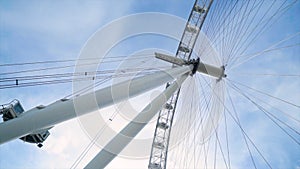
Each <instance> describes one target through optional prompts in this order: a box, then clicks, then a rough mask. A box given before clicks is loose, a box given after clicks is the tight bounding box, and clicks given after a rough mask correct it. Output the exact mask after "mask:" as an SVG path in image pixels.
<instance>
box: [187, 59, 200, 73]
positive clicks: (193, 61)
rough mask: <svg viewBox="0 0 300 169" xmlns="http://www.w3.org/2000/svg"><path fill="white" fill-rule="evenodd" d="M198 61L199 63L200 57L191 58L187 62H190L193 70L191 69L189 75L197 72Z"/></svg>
mask: <svg viewBox="0 0 300 169" xmlns="http://www.w3.org/2000/svg"><path fill="white" fill-rule="evenodd" d="M199 63H200V58H199V57H198V58H197V59H191V60H190V61H189V64H192V65H193V66H194V67H193V70H192V73H191V76H193V75H194V74H195V73H196V72H197V70H198V67H199Z"/></svg>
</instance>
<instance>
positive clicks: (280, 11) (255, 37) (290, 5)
mask: <svg viewBox="0 0 300 169" xmlns="http://www.w3.org/2000/svg"><path fill="white" fill-rule="evenodd" d="M296 1H297V0H295V1H294V2H292V3H290V4H289V5H287V6H285V7H283V4H285V3H286V2H287V0H286V1H285V2H284V3H283V4H282V6H281V7H280V8H278V9H277V11H276V12H274V14H273V15H272V16H271V17H269V18H268V20H264V21H263V22H265V24H264V25H263V26H262V27H261V29H260V30H259V31H257V33H256V34H255V35H253V38H252V39H251V40H249V42H248V43H247V44H246V42H247V40H248V38H247V40H245V41H244V43H243V44H242V45H240V46H241V47H240V48H239V50H237V51H241V52H240V53H239V54H237V53H235V54H234V55H235V56H238V55H243V54H244V53H245V52H246V51H247V49H248V48H249V46H250V45H251V44H252V43H253V42H254V41H255V40H256V39H257V38H258V37H259V35H261V34H262V33H264V32H265V31H267V30H268V29H269V28H270V27H271V25H273V24H274V23H275V22H276V21H277V20H278V19H276V18H275V17H278V18H280V17H281V16H282V15H283V14H284V13H285V12H287V11H288V9H290V8H291V7H292V6H293V5H294V4H295V3H296ZM282 7H283V9H281V8H282ZM280 13H281V15H278V14H280ZM271 21H273V22H271ZM253 33H254V31H253ZM248 37H249V38H250V36H248ZM243 46H244V48H242V47H243ZM235 61H236V60H235ZM235 61H234V62H235ZM234 62H233V63H234Z"/></svg>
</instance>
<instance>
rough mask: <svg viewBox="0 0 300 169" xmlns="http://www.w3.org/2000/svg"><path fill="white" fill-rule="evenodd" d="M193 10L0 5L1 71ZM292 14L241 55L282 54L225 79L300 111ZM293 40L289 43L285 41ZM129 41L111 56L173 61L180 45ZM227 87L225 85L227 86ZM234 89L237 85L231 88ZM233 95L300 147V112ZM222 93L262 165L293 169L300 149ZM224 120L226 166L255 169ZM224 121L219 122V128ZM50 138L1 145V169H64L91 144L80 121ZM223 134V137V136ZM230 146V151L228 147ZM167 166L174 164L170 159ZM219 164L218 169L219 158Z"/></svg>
mask: <svg viewBox="0 0 300 169" xmlns="http://www.w3.org/2000/svg"><path fill="white" fill-rule="evenodd" d="M192 5H193V1H192V0H189V1H172V3H171V2H169V3H167V2H160V1H159V0H154V1H151V2H150V1H137V0H135V1H134V0H127V1H116V0H113V1H104V0H99V1H71V0H69V1H68V0H66V1H54V2H53V1H52V2H51V1H38V0H32V1H22V0H20V1H8V0H0V64H7V63H24V62H34V61H47V60H63V59H77V58H78V56H79V54H80V51H81V50H82V48H83V46H84V45H85V43H86V42H87V40H88V39H89V38H90V37H91V36H92V35H93V34H94V33H95V32H96V31H97V30H99V29H101V28H102V27H104V26H105V25H107V24H109V23H110V22H111V21H113V20H115V19H119V18H120V17H122V16H126V15H130V14H136V13H143V12H160V13H167V14H171V15H175V16H178V17H181V18H183V19H186V18H187V17H188V14H189V12H190V10H191V6H192ZM297 14H300V3H299V2H298V3H296V4H295V5H294V6H293V7H292V8H291V9H290V10H289V11H288V12H286V13H285V15H283V16H282V17H281V18H279V19H278V21H277V22H276V23H275V24H274V25H273V26H272V27H271V29H269V30H268V31H267V32H266V33H264V34H263V36H261V38H259V39H258V40H257V41H256V43H254V44H253V45H252V46H251V50H249V51H248V52H246V53H245V55H247V54H248V55H249V56H251V54H255V53H256V52H260V51H263V50H264V49H268V47H270V46H272V45H273V44H276V42H279V41H281V40H282V39H288V40H287V41H284V43H282V44H280V45H281V47H284V46H293V47H289V48H282V49H280V50H274V51H267V52H266V53H263V54H262V55H258V56H259V57H255V58H253V59H251V60H249V61H248V62H247V63H245V64H242V65H243V66H242V65H241V66H238V67H235V68H232V70H230V71H229V72H228V76H229V77H228V79H229V80H232V82H233V81H234V82H241V83H242V84H247V86H250V87H251V88H254V89H257V90H259V91H264V92H266V93H269V94H271V95H272V96H275V97H277V98H280V99H283V100H285V101H288V102H290V103H293V104H296V105H299V104H300V95H299V93H300V90H299V86H300V78H299V74H300V68H299V67H300V66H299V65H300V57H299V53H300V48H299V43H300V36H299V31H300V29H299V28H300V22H299V21H298V19H297V17H296V16H297ZM161 24H165V23H161ZM132 26H135V25H132ZM157 26H159V25H157ZM179 27H180V26H179ZM297 33H298V34H297ZM291 36H292V38H288V37H291ZM139 38H140V39H139ZM145 39H147V43H145ZM135 41H136V42H139V43H137V44H134V45H132V42H134V40H132V41H130V40H129V41H127V42H124V44H123V46H120V47H115V48H114V49H113V50H112V53H116V54H119V55H124V54H127V53H130V52H131V53H132V51H134V52H135V51H139V50H142V49H144V48H159V49H160V50H164V51H168V52H170V53H174V52H175V51H174V50H175V49H176V47H177V44H178V42H176V41H174V40H170V39H166V38H162V37H157V36H152V37H150V36H147V35H146V36H145V37H137V38H136V39H135ZM158 42H160V43H158ZM280 45H279V46H274V47H273V48H274V49H277V48H279V47H280ZM273 48H269V49H273ZM34 66H36V67H31V65H30V66H26V65H25V66H13V67H12V66H2V67H0V73H1V72H4V73H5V72H14V71H18V70H23V69H24V70H25V69H32V68H37V69H40V68H43V67H48V66H49V65H47V64H39V65H34ZM62 71H63V72H70V71H71V72H72V71H73V68H70V69H64V70H62ZM40 73H51V71H44V72H33V73H32V74H31V75H40ZM52 73H53V72H52ZM56 73H57V72H56ZM266 74H269V75H266ZM21 75H22V74H21ZM27 75H28V74H27ZM273 75H274V76H273ZM281 75H282V76H281ZM287 75H298V76H287ZM1 76H3V77H6V76H5V75H3V74H1ZM1 76H0V78H1ZM189 80H190V81H189V83H188V84H189V85H193V81H192V80H191V79H189ZM229 80H228V81H229ZM228 81H226V82H227V83H230V82H228ZM234 84H235V85H238V84H237V83H234ZM228 86H229V84H228ZM238 87H239V88H240V89H241V90H243V91H244V92H245V93H250V94H252V95H251V98H252V99H253V100H255V102H258V103H260V104H261V105H263V106H264V107H265V108H266V109H267V110H268V111H272V112H273V113H277V114H276V115H278V116H277V117H278V118H281V119H282V120H283V121H284V122H286V123H288V124H290V126H291V127H293V128H294V129H295V130H296V131H298V134H295V133H293V131H291V130H288V132H289V133H292V136H293V137H294V138H295V139H296V140H300V136H299V131H300V127H299V126H300V123H299V119H300V111H299V107H298V108H297V107H295V106H291V105H290V104H286V103H283V102H282V101H280V100H278V99H274V98H271V97H269V96H266V95H264V94H261V93H257V92H254V91H253V90H251V89H249V88H247V87H245V86H238ZM227 89H228V91H229V93H230V97H231V98H232V100H233V102H234V103H235V106H236V107H235V108H233V107H232V106H231V102H229V101H228V102H226V105H228V106H227V109H229V110H230V111H232V112H233V110H234V109H237V112H238V113H239V114H240V120H241V123H242V124H243V126H244V129H245V131H247V133H248V134H249V136H250V137H251V138H253V141H254V142H256V145H257V146H258V148H259V149H260V150H261V152H262V153H263V154H264V156H265V157H266V158H267V161H269V163H270V164H272V166H273V168H293V169H299V167H300V158H299V157H300V153H299V152H300V145H299V144H297V143H295V142H294V141H293V140H292V139H291V138H290V137H288V136H287V135H286V133H284V132H283V131H282V130H281V128H278V126H276V124H274V123H273V122H272V121H270V119H268V118H266V116H265V115H262V114H263V112H262V111H261V110H259V108H258V107H256V106H255V105H253V104H252V103H249V100H247V99H246V98H245V97H244V96H243V95H241V94H240V93H238V92H236V91H235V90H234V87H233V86H232V87H231V88H230V87H228V88H227ZM158 91H159V90H157V91H154V92H152V93H148V96H149V97H151V98H153V97H154V96H152V95H155V94H156V95H157V92H158ZM228 91H224V92H228ZM70 93H72V84H71V83H67V84H60V85H46V86H37V87H25V88H11V89H0V96H1V97H0V104H4V103H8V102H10V101H11V100H13V99H15V98H17V99H18V100H20V102H21V104H22V105H23V107H24V109H25V110H29V109H31V108H32V107H35V106H37V105H41V104H43V105H48V104H50V103H52V102H53V101H55V100H58V99H60V98H62V97H64V96H66V95H68V94H70ZM227 96H228V95H227ZM228 98H229V97H228ZM256 98H258V99H256ZM139 99H140V98H137V99H136V100H133V101H131V102H132V103H133V104H134V103H136V106H137V107H139V108H142V106H140V105H139ZM259 99H261V100H259ZM263 101H265V102H266V103H267V104H270V105H272V106H273V107H272V106H268V105H267V104H266V103H263ZM278 109H279V110H278ZM280 110H284V113H286V114H287V115H286V114H283V113H282V111H280ZM112 111H113V110H112V108H107V109H104V110H103V112H112ZM225 112H226V111H225ZM227 113H229V112H227ZM108 116H110V115H108ZM229 116H230V115H227V118H228V119H227V120H228V121H227V123H228V126H227V127H228V130H229V133H230V135H231V137H230V138H229V141H230V143H231V158H232V159H235V160H232V161H233V162H232V165H231V167H232V168H248V167H249V166H250V168H253V163H252V162H251V157H250V156H249V152H248V151H247V147H246V145H245V143H244V142H243V141H244V140H243V138H242V136H241V132H240V129H239V128H238V127H237V125H236V124H235V122H234V120H233V119H230V117H229ZM290 116H292V117H294V118H296V120H293V119H291V118H289V117H290ZM223 121H224V118H223V119H222V120H221V122H223ZM277 122H278V121H277ZM281 125H283V124H281ZM154 127H155V120H153V121H152V123H151V124H150V125H149V126H148V127H147V128H146V130H145V131H144V133H143V135H141V136H140V137H147V138H148V137H152V135H153V131H154ZM222 127H225V126H224V124H223V123H221V124H220V126H219V128H222ZM283 127H284V128H285V129H286V126H284V125H283ZM50 132H51V135H50V136H49V138H48V139H47V140H46V141H45V143H44V146H43V147H42V148H41V149H39V148H37V147H36V145H33V144H28V143H24V142H22V141H20V140H14V141H10V142H8V143H5V144H3V145H0V156H1V159H0V168H3V169H6V168H7V169H10V168H12V169H14V168H70V167H71V166H72V165H73V164H74V162H75V161H76V159H77V158H78V157H79V155H80V154H81V153H82V152H83V151H84V149H85V148H86V147H87V146H88V145H89V144H90V142H91V141H90V138H89V136H88V135H87V133H86V131H84V130H83V129H82V126H81V125H80V123H79V121H78V119H73V120H69V121H67V122H64V123H62V124H59V125H57V126H55V127H54V128H53V129H51V130H50ZM221 134H224V133H222V132H221ZM221 134H220V135H221ZM0 137H1V136H0ZM223 141H224V140H223ZM248 141H249V140H248ZM234 144H235V146H233V145H234ZM249 144H251V143H249ZM150 146H151V144H150V145H149V146H148V147H149V149H150ZM145 147H146V146H145ZM149 149H148V150H149ZM241 149H242V151H241ZM99 150H100V148H98V147H97V146H93V147H92V148H91V149H90V151H89V152H88V153H87V155H86V156H85V157H84V159H83V160H82V161H81V162H80V163H79V164H78V166H77V167H78V168H82V167H84V166H85V165H86V164H87V162H88V161H89V160H90V159H91V158H92V157H93V156H94V155H96V153H97V152H98V151H99ZM250 150H251V152H252V153H253V156H254V159H255V160H256V165H257V168H268V166H267V165H266V164H265V162H264V161H263V160H262V159H261V157H260V155H259V153H257V152H256V151H255V147H253V146H251V145H250ZM211 151H212V150H211ZM220 153H221V152H220ZM220 153H219V155H220ZM170 160H173V162H174V159H172V156H171V159H170ZM175 161H176V160H175ZM218 161H221V162H220V163H222V157H221V155H220V157H219V159H218ZM170 163H171V162H170ZM147 165H148V159H147V158H144V159H131V158H120V157H118V158H116V159H115V160H114V161H113V162H112V163H111V164H109V166H108V168H146V166H147ZM199 166H200V167H203V166H204V165H202V164H201V165H199ZM220 166H224V164H220Z"/></svg>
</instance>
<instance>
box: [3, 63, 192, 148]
mask: <svg viewBox="0 0 300 169" xmlns="http://www.w3.org/2000/svg"><path fill="white" fill-rule="evenodd" d="M191 69H192V66H184V67H178V68H173V69H169V70H166V71H160V72H157V73H154V74H150V75H146V76H143V77H138V78H135V79H132V80H129V81H125V82H121V83H118V84H115V85H114V86H112V87H111V86H109V87H106V88H103V89H99V90H97V91H95V92H93V93H88V94H85V95H82V96H78V97H77V98H75V99H76V100H75V101H76V102H78V103H80V102H81V103H83V104H80V112H77V113H76V111H75V108H74V103H73V102H74V100H66V101H63V100H58V101H56V102H54V103H52V104H50V105H48V106H46V107H45V108H43V109H38V108H33V109H31V110H29V111H27V112H24V114H23V115H22V116H20V117H18V118H15V119H12V120H9V121H6V122H3V123H0V144H2V143H5V142H7V141H10V140H13V139H16V138H19V137H22V136H24V135H27V134H29V133H32V132H34V131H37V130H40V129H44V128H48V127H51V126H54V125H55V124H58V123H61V122H64V121H66V120H69V119H72V118H75V117H77V116H78V115H84V114H87V113H90V112H94V111H96V110H98V109H101V108H104V107H107V106H110V105H113V104H115V103H118V102H120V101H122V100H124V99H127V98H128V97H129V98H131V97H134V96H137V95H139V94H141V93H144V92H146V91H149V90H151V89H153V88H155V87H158V86H161V85H163V84H165V83H167V82H168V81H171V80H173V78H174V77H179V76H181V75H183V74H185V73H187V72H189V71H191ZM128 84H130V85H129V86H128ZM112 88H113V89H114V95H112ZM126 88H129V89H128V90H124V89H126ZM91 98H92V99H96V102H97V104H98V105H97V106H94V105H93V104H91V103H90V102H91ZM77 111H78V110H77Z"/></svg>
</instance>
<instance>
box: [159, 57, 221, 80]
mask: <svg viewBox="0 0 300 169" xmlns="http://www.w3.org/2000/svg"><path fill="white" fill-rule="evenodd" d="M155 57H156V58H158V59H161V60H164V61H167V62H170V63H173V64H175V65H179V66H182V65H187V64H188V61H186V60H184V59H181V58H178V57H174V56H170V55H166V54H161V53H155ZM197 71H198V72H200V73H202V74H205V75H209V76H212V77H214V78H217V79H220V78H222V77H224V76H225V75H224V68H223V67H216V66H213V65H209V64H206V63H203V62H200V63H199V66H198V69H197Z"/></svg>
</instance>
